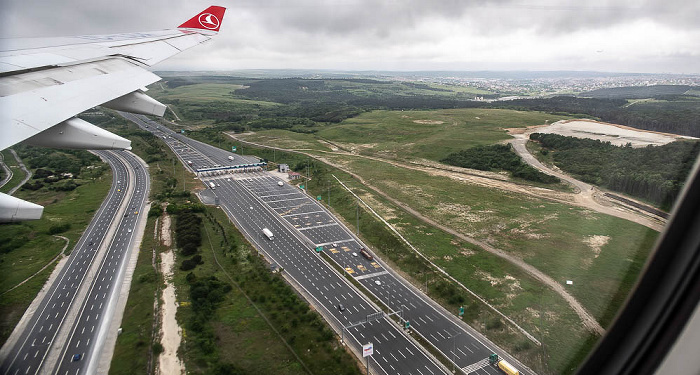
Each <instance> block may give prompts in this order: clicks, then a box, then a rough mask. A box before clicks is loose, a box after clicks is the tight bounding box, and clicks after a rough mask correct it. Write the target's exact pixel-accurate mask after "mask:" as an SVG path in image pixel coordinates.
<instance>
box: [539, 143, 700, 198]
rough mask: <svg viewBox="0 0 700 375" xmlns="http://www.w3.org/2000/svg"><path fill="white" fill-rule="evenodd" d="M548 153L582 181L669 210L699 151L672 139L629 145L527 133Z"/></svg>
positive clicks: (699, 149)
mask: <svg viewBox="0 0 700 375" xmlns="http://www.w3.org/2000/svg"><path fill="white" fill-rule="evenodd" d="M530 139H531V140H533V141H536V142H538V143H540V145H541V146H542V147H543V149H544V150H546V152H548V153H549V154H551V155H552V158H553V160H554V164H555V165H556V166H557V167H559V168H561V169H562V170H564V171H566V172H567V173H570V174H572V175H574V176H576V177H577V178H579V179H580V180H582V181H585V182H588V183H591V184H594V185H598V186H602V187H605V188H608V189H610V190H613V191H618V192H621V193H625V194H629V195H631V196H634V197H637V198H641V199H644V200H647V201H649V202H651V203H653V204H655V205H658V206H659V207H661V208H662V209H669V208H670V207H671V206H672V204H673V202H674V201H675V200H676V198H677V197H678V194H679V193H680V191H681V189H682V187H683V184H684V183H685V180H686V178H687V177H688V174H689V173H690V169H691V168H692V166H693V163H694V162H695V159H696V158H697V156H698V152H700V142H697V141H676V142H671V143H669V144H666V145H663V146H647V147H643V148H633V147H631V145H630V144H627V145H626V146H623V147H620V146H614V145H612V144H611V143H610V142H602V141H599V140H592V139H582V138H575V137H565V136H561V135H558V134H540V133H534V134H532V135H530Z"/></svg>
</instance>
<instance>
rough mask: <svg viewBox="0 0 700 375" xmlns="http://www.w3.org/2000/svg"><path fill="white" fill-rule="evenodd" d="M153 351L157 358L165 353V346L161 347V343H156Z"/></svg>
mask: <svg viewBox="0 0 700 375" xmlns="http://www.w3.org/2000/svg"><path fill="white" fill-rule="evenodd" d="M152 349H153V354H154V355H156V356H158V355H159V354H160V353H163V350H164V349H163V345H161V343H159V342H154V343H153V346H152Z"/></svg>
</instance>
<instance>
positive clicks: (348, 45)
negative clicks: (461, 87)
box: [0, 0, 700, 72]
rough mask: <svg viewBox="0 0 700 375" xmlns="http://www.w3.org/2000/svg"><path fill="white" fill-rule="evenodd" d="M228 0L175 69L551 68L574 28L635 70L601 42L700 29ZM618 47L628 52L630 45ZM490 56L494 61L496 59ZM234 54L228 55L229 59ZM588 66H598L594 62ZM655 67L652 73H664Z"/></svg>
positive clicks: (366, 2)
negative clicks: (207, 36) (527, 50)
mask: <svg viewBox="0 0 700 375" xmlns="http://www.w3.org/2000/svg"><path fill="white" fill-rule="evenodd" d="M215 2H219V1H216V0H214V1H212V0H206V1H202V0H190V1H187V0H149V1H147V2H146V1H136V0H122V1H116V2H115V1H87V0H65V1H60V2H56V1H50V0H7V1H4V2H2V5H0V33H1V34H2V36H3V37H38V36H61V35H80V34H109V33H118V32H129V31H148V30H159V29H164V28H172V27H174V26H177V25H178V24H179V23H180V22H183V21H185V20H186V18H188V17H189V16H192V15H194V14H195V13H196V12H198V11H200V10H202V9H204V8H205V7H207V6H208V5H211V4H212V3H215ZM219 5H223V6H226V7H228V11H227V14H226V19H225V20H224V24H223V27H222V32H221V35H219V37H217V38H216V39H214V41H213V42H212V43H209V44H207V45H204V46H201V47H198V48H197V51H198V52H197V53H190V52H185V53H184V54H182V55H180V56H178V57H176V58H174V59H173V60H172V61H173V62H171V61H170V60H169V61H168V62H165V63H164V64H166V66H168V65H170V66H175V65H177V66H180V67H188V66H189V67H191V68H192V69H198V68H218V69H227V68H228V69H231V68H265V67H294V68H304V67H315V68H318V67H326V68H335V67H339V66H341V65H342V66H344V67H346V68H347V67H348V66H350V67H352V66H362V67H363V68H370V67H371V66H372V64H373V63H374V64H375V65H376V66H385V65H390V66H400V67H406V68H407V69H411V67H410V66H416V67H418V66H420V67H421V68H426V67H429V66H435V67H436V69H439V68H440V66H469V67H474V68H480V69H490V68H491V67H494V66H503V65H504V64H505V65H508V64H510V66H512V67H513V68H514V69H516V68H518V67H520V66H525V63H526V62H527V65H528V66H533V65H536V63H535V62H533V61H532V57H531V56H528V57H527V58H523V59H521V58H520V57H521V56H520V55H519V54H521V52H522V51H518V50H517V47H518V46H517V45H515V44H517V43H521V44H523V43H526V44H528V45H531V46H532V47H531V50H532V53H533V54H542V55H546V56H549V57H547V59H548V61H546V62H545V61H542V62H541V63H542V64H541V66H542V67H545V66H547V67H548V68H551V66H556V63H553V62H552V61H551V58H552V57H551V56H552V53H549V52H550V51H549V50H548V48H564V47H567V46H566V45H565V44H562V45H560V46H550V44H552V43H555V42H556V43H564V42H562V38H566V37H568V36H571V38H576V40H577V41H578V43H581V44H585V46H582V48H581V51H580V52H576V51H567V53H568V54H569V55H572V56H575V57H573V58H571V61H576V59H577V58H580V57H581V56H585V57H586V59H587V61H588V60H592V61H593V60H594V61H598V62H599V63H600V64H609V65H608V66H609V67H608V68H607V69H606V70H616V69H617V70H620V69H621V68H622V67H625V66H635V67H642V66H645V65H644V64H645V63H644V61H639V62H636V61H631V60H632V59H635V58H639V57H638V56H645V58H647V59H648V58H649V56H648V55H649V53H646V51H632V52H635V53H633V54H632V55H630V56H627V57H624V56H623V57H616V59H617V60H616V59H611V58H610V56H607V57H605V58H607V60H604V59H603V58H604V57H603V56H597V55H596V52H595V51H596V50H600V49H602V47H597V46H598V45H599V44H600V45H602V44H610V42H611V41H615V40H618V39H620V40H621V39H624V40H626V41H628V42H630V43H632V42H639V40H638V39H640V38H646V37H647V36H646V35H642V34H640V35H629V34H614V31H613V30H616V28H621V29H624V28H625V27H627V28H628V29H629V30H636V31H635V32H638V29H634V28H629V25H633V24H634V23H635V22H648V23H650V24H652V25H658V26H659V27H662V28H664V29H663V30H670V31H669V33H668V35H669V37H675V38H698V36H699V35H700V23H698V22H697V20H698V19H700V3H696V2H688V1H684V0H665V1H661V0H653V1H651V0H649V1H634V0H627V1H607V0H589V1H585V2H583V1H580V0H577V1H573V0H570V1H565V2H562V1H556V0H538V1H528V0H497V1H491V0H488V1H487V0H483V1H479V0H431V1H421V0H403V1H402V0H393V1H390V0H386V1H376V0H375V1H372V0H325V1H324V0H295V1H289V0H287V1H285V0H236V1H229V0H226V1H221V2H220V4H219ZM625 30H627V29H625ZM620 33H622V32H620ZM523 35H524V36H523ZM582 35H583V36H582ZM586 35H590V39H586V37H585V36H586ZM601 35H604V37H601ZM459 37H461V38H462V39H459ZM635 37H636V38H638V39H635ZM519 38H520V39H519ZM522 38H527V39H522ZM593 38H598V39H595V40H594V39H593ZM452 39H454V40H452ZM450 40H452V41H451V42H449V43H448V41H450ZM671 42H673V43H671ZM455 43H457V44H455ZM654 43H656V44H654ZM443 44H445V46H444V47H441V46H443ZM462 45H464V46H462ZM666 45H669V46H671V47H666ZM440 48H443V49H440ZM643 48H648V49H649V51H652V52H650V53H657V54H659V53H660V54H662V55H663V56H661V55H660V56H657V58H655V59H650V61H651V60H654V61H663V62H667V63H668V64H669V66H684V67H688V66H691V67H694V68H691V69H690V71H695V72H698V70H699V69H700V67H699V66H700V64H698V62H699V61H700V40H686V41H679V40H673V41H668V43H665V41H663V40H661V41H659V40H656V41H654V42H650V44H649V45H648V46H644V47H643ZM664 48H675V49H674V50H670V51H667V50H665V49H664ZM460 49H464V51H460ZM508 49H513V51H516V52H512V54H511V55H508V54H505V55H504V54H503V53H502V51H507V50H508ZM611 49H612V47H611ZM654 51H656V52H654ZM659 51H661V52H659ZM460 52H461V54H460ZM618 52H619V53H620V54H621V55H622V54H630V51H627V50H625V51H618ZM577 53H578V54H577ZM606 53H607V51H606ZM611 53H612V52H611ZM489 55H493V56H495V57H494V58H493V59H492V60H488V58H489ZM200 56H210V57H211V58H209V59H202V58H201V57H200ZM226 59H229V60H230V63H228V64H227V63H225V61H227V60H226ZM373 59H374V62H373ZM624 59H627V60H624ZM674 59H677V60H674ZM681 60H682V61H683V62H681ZM484 61H489V62H490V64H491V65H489V64H486V63H484ZM616 61H617V62H616ZM564 63H567V64H568V61H562V64H564ZM246 64H247V65H246ZM479 64H481V65H479ZM518 64H520V65H518ZM587 64H588V65H586V66H596V67H598V66H600V64H598V63H595V62H593V63H589V62H587ZM615 64H617V65H615ZM647 65H648V68H646V69H647V70H652V69H659V68H658V67H657V66H654V65H651V64H647ZM571 68H572V67H571V66H567V69H571ZM598 69H602V68H598ZM674 69H675V68H674ZM683 69H684V71H686V72H687V71H688V70H687V69H686V68H683Z"/></svg>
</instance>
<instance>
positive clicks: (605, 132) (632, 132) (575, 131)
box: [537, 120, 697, 147]
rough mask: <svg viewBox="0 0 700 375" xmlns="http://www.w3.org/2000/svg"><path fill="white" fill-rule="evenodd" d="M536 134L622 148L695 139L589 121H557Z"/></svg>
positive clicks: (538, 130)
mask: <svg viewBox="0 0 700 375" xmlns="http://www.w3.org/2000/svg"><path fill="white" fill-rule="evenodd" d="M537 133H545V134H559V135H564V136H569V137H576V138H588V139H597V140H599V141H603V142H610V143H611V144H613V145H616V146H624V145H626V144H628V143H630V144H632V147H646V146H648V145H654V146H662V145H665V144H667V143H671V142H673V141H675V140H677V139H697V138H693V137H685V136H680V135H675V134H668V133H658V132H651V131H645V130H639V129H634V128H630V127H627V126H622V125H614V124H607V123H602V122H597V121H591V120H570V121H557V122H555V123H553V124H551V125H549V126H545V127H539V128H538V129H537Z"/></svg>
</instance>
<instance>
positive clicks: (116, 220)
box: [0, 151, 148, 374]
mask: <svg viewBox="0 0 700 375" xmlns="http://www.w3.org/2000/svg"><path fill="white" fill-rule="evenodd" d="M97 153H98V155H100V156H101V157H102V158H103V159H104V160H105V161H107V162H108V163H109V164H110V166H111V167H112V170H113V177H112V187H111V189H110V191H109V193H108V194H107V197H106V199H105V200H104V202H103V203H102V205H101V206H100V208H99V210H98V211H97V213H96V214H95V216H94V217H93V219H92V221H91V222H90V224H89V226H88V228H87V229H86V230H85V232H84V233H83V235H82V236H81V238H80V239H79V240H78V242H77V244H76V246H75V248H74V249H73V251H72V252H71V254H70V257H69V259H68V261H67V262H66V264H65V265H64V266H63V268H62V269H61V270H60V271H59V272H58V274H57V276H56V278H55V280H54V282H53V284H52V285H49V286H47V288H48V291H47V292H46V294H45V295H44V296H43V299H42V300H41V301H40V302H39V303H38V305H37V306H36V308H35V309H34V310H31V309H32V307H30V309H29V310H28V311H27V312H26V313H25V317H23V318H22V321H21V322H20V324H19V325H18V327H17V328H16V329H15V332H13V335H12V336H11V337H10V339H8V341H7V342H6V343H5V346H4V347H3V348H2V351H0V374H36V373H38V372H39V371H42V372H44V373H49V372H51V373H58V371H59V370H61V372H60V373H61V374H64V373H66V370H69V371H70V373H71V374H76V373H80V372H83V373H90V369H92V368H94V366H96V362H97V359H99V358H97V357H98V356H95V355H94V354H96V353H99V352H98V349H99V348H100V347H101V345H102V343H103V342H104V337H105V335H104V329H105V327H106V326H108V323H109V320H110V319H111V317H112V316H111V315H110V314H109V313H111V312H112V311H113V309H114V305H115V303H114V300H115V299H116V297H115V295H116V296H117V297H118V293H113V291H118V290H119V286H120V283H121V280H120V277H123V274H124V272H123V271H124V268H125V266H126V263H127V262H126V259H127V258H128V251H129V249H130V248H131V247H133V244H134V234H135V227H136V224H137V223H138V221H139V220H138V218H137V216H142V215H143V217H145V213H142V215H138V214H133V213H132V212H134V211H138V212H139V213H141V210H142V207H143V204H144V203H145V199H146V197H147V195H148V174H147V172H146V171H145V170H144V168H143V167H141V166H139V167H137V166H136V165H140V163H138V161H137V160H136V158H135V157H134V156H133V154H130V153H128V152H122V151H100V152H97ZM131 210H134V211H131ZM125 215H127V216H126V217H125ZM115 256H116V258H117V259H114V257H115ZM98 268H99V273H97V272H98V270H97V269H98ZM105 270H106V271H110V272H111V273H110V272H107V273H105ZM115 276H116V277H115ZM95 289H97V290H98V291H101V292H102V293H100V294H99V295H98V294H97V293H94V292H93V291H94V290H95ZM88 290H89V291H90V293H89V295H88ZM95 305H97V308H98V309H97V311H99V312H97V311H96V312H95V313H93V314H92V315H89V314H85V311H86V309H89V310H93V309H95V307H96V306H95ZM32 306H34V304H33V305H32ZM106 309H111V310H109V311H107V313H102V311H103V310H106ZM30 310H31V311H30ZM87 321H90V323H91V324H90V326H89V327H88V329H87V331H88V332H82V328H80V327H81V326H80V324H84V323H85V322H87ZM78 329H80V333H79V334H76V333H75V332H76V330H78ZM69 333H70V335H69ZM84 333H90V334H91V336H89V337H88V336H82V334H84ZM69 336H70V339H69V340H68V341H66V339H68V338H69ZM74 338H75V339H77V340H78V342H75V340H74ZM76 344H77V345H76ZM56 351H60V352H61V353H62V354H63V355H61V356H60V357H59V356H57V355H55V354H54V353H55V352H56ZM76 354H77V355H78V357H79V360H78V361H74V360H73V359H74V357H73V356H74V355H76ZM76 359H78V358H76ZM89 366H90V367H89ZM54 367H56V371H53V369H54ZM83 370H84V371H83Z"/></svg>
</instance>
